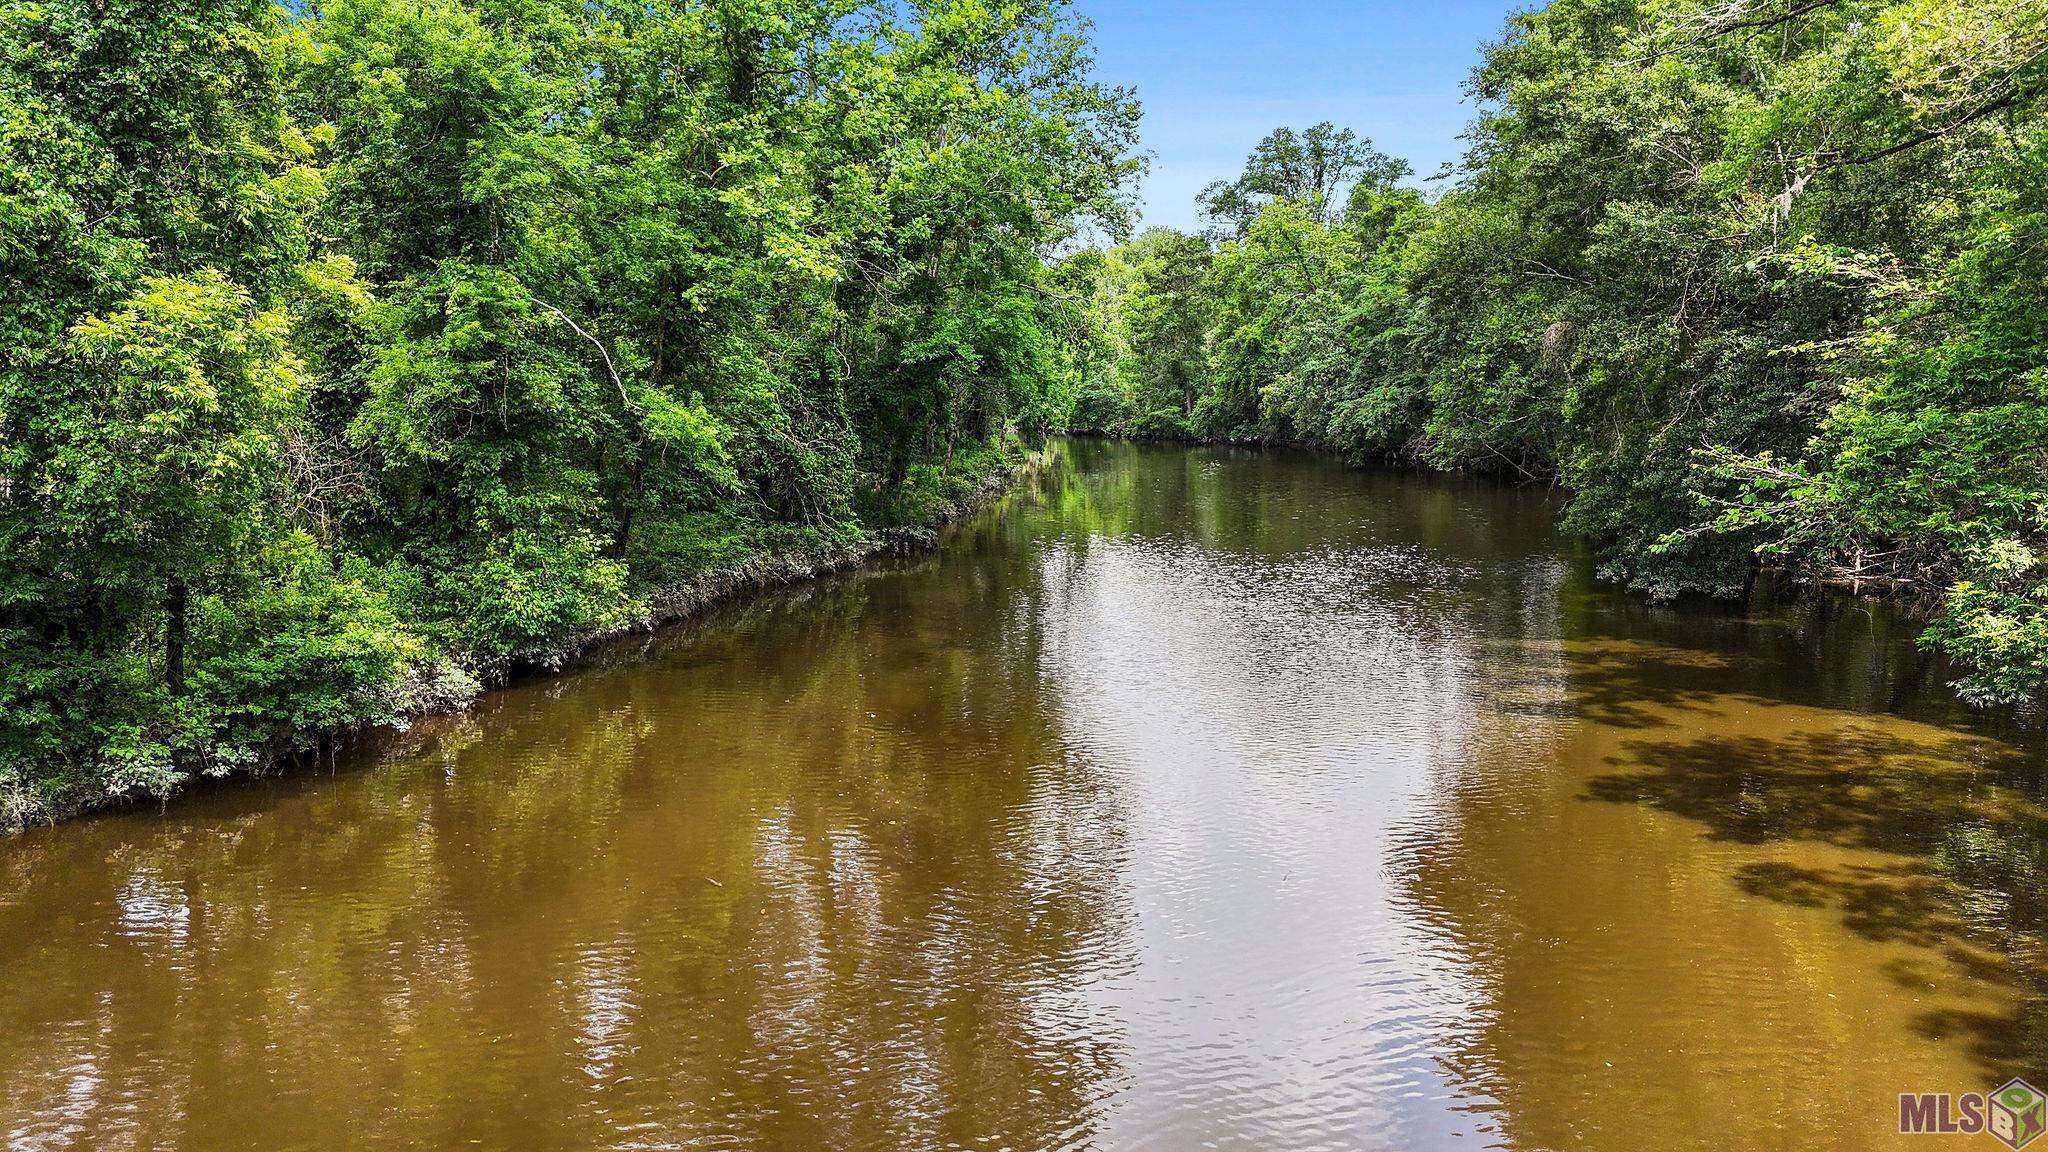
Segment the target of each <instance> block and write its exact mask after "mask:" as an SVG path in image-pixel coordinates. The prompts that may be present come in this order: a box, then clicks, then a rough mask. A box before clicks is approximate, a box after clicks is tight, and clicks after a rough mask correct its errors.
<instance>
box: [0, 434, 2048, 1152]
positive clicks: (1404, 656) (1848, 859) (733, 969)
mask: <svg viewBox="0 0 2048 1152" xmlns="http://www.w3.org/2000/svg"><path fill="white" fill-rule="evenodd" d="M1056 458H1057V462H1056V463H1055V464H1053V465H1051V466H1049V467H1047V468H1046V469H1044V470H1042V471H1041V472H1040V473H1039V474H1037V475H1036V476H1034V477H1033V478H1032V479H1031V480H1030V481H1029V482H1028V483H1027V484H1026V486H1025V489H1024V490H1023V491H1022V492H1020V493H1019V494H1018V495H1017V496H1015V497H1012V498H1011V499H1009V500H1007V501H1005V502H1004V504H1003V505H1002V506H1001V507H999V508H998V509H996V510H995V511H993V512H992V513H990V514H988V515H986V516H983V517H981V518H979V519H977V520H975V521H974V522H972V523H971V524H968V525H965V526H963V527H962V528H961V529H959V530H957V531H955V532H953V533H952V534H950V535H949V536H948V538H947V540H946V542H945V544H944V546H943V547H942V549H941V550H940V551H939V552H938V553H937V554H936V555H933V556H927V557H907V558H902V559H900V560H897V561H894V562H891V563H889V564H885V565H881V566H879V567H877V568H874V569H870V570H866V571H863V572H859V573H852V574H848V575H846V576H843V577H839V578H835V579H831V580H827V581H824V582H821V583H818V584H816V585H812V586H808V587H803V588H798V589H792V590H789V591H787V592H785V593H780V594H776V595H773V596H770V597H768V598H766V599H764V600H762V601H760V602H758V603H755V604H751V605H744V606H736V607H732V608H728V609H725V610H722V611H720V612H717V613H714V614H713V615H712V616H711V617H710V618H708V619H706V620H704V621H701V622H698V623H695V624H693V625H690V626H688V627H685V628H679V629H669V630H665V631H662V632H658V633H655V634H652V635H647V636H640V637H634V638H630V639H628V640H626V641H622V642H620V643H617V644H615V645H612V646H610V647H609V648H608V649H606V650H605V651H604V652H602V653H600V654H598V655H597V656H596V657H595V658H593V659H591V660H589V661H587V662H585V664H584V665H583V666H581V667H579V668H576V669H573V670H571V671H569V672H568V673H566V674H564V675H562V676H559V677H553V678H546V679H533V680H529V681H525V682H522V683H520V684H518V685H515V686H514V687H512V688H509V689H507V690H504V691H501V692H497V693H494V694H492V695H491V696H490V697H489V698H488V699H487V700H486V701H485V702H484V705H483V706H482V707H481V708H480V709H479V710H478V711H477V712H475V713H473V714H470V715H466V716H459V717H447V718H440V719H436V720H433V721H429V722H426V723H423V724H421V725H419V726H418V727H416V728H415V729H414V730H413V731H412V732H410V733H407V734H405V735H403V736H395V737H391V738H389V739H385V740H381V741H379V742H377V746H376V747H375V748H372V749H366V750H364V751H362V752H361V753H360V754H359V755H358V756H357V757H356V758H355V761H354V762H353V763H348V762H344V763H343V764H342V765H340V766H339V767H338V768H337V769H336V770H334V771H331V772H330V771H326V770H322V771H318V772H313V771H307V772H298V773H284V774H279V775H274V776H271V777H268V778H265V779H262V780H259V781H254V782H233V783H230V784H223V785H219V786H210V787H207V788H204V789H202V790H200V791H198V792H195V793H194V794H192V795H189V796H187V797H184V798H182V799H180V800H178V801H175V802H173V803H172V804H170V805H169V806H168V807H167V808H165V809H162V810H158V809H157V808H155V807H148V808H138V809H135V810H133V811H130V812H126V813H121V814H117V815H113V816H108V817H103V818H99V819H94V820H89V821H83V822H80V823H77V824H73V825H69V826H64V827H58V828H54V829H44V830H39V831H36V832H33V833H30V834H28V835H25V836H22V837H20V838H17V839H16V840H13V841H9V842H4V843H0V989H4V991H0V1138H4V1141H5V1145H6V1147H7V1148H8V1149H9V1150H10V1152H13V1150H24V1152H43V1150H51V1149H69V1148H92V1149H126V1148H134V1149H157V1148H170V1149H194V1150H199V1149H204V1150H208V1152H213V1150H224V1149H249V1150H258V1149H261V1150H265V1152H269V1150H279V1149H344V1148H346V1149H357V1148H435V1149H441V1148H461V1147H471V1146H484V1147H490V1148H496V1149H515V1150H553V1149H562V1150H569V1149H600V1148H602V1149H664V1148H731V1149H778V1150H779V1149H790V1150H800V1149H816V1148H832V1149H954V1148H959V1149H998V1148H1010V1149H1017V1150H1025V1149H1033V1150H1035V1149H1053V1148H1071V1149H1093V1148H1106V1149H1162V1150H1181V1149H1190V1148H1222V1149H1421V1148H1453V1147H1469V1148H1512V1149H1544V1148H1563V1147H1572V1148H1594V1149H1608V1148H1611V1149H1637V1148H1658V1149H1674V1148H1703V1149H1704V1148H1714V1149H1727V1148H1734V1149H1770V1148H1801V1147H1829V1148H1844V1149H1859V1148H1882V1147H1893V1146H1897V1145H1899V1144H1900V1143H1901V1142H1902V1138H1901V1137H1899V1136H1898V1135H1897V1134H1896V1120H1897V1107H1896V1099H1897V1094H1898V1093H1899V1092H1902V1091H1955V1092H1961V1091H1970V1090H1980V1091H1981V1090H1983V1089H1984V1088H1987V1087H1990V1086H1993V1085H1995V1084H1997V1083H1999V1082H2002V1081H2003V1080H2004V1079H2005V1078H2006V1077H2008V1076H2011V1075H2016V1074H2025V1075H2034V1076H2041V1075H2043V1074H2044V1071H2048V1070H2044V1068H2043V1064H2044V1059H2048V1008H2044V997H2043V991H2044V989H2048V979H2044V976H2043V972H2044V968H2048V956H2044V949H2043V947H2042V945H2043V940H2044V931H2043V929H2044V919H2048V879H2044V877H2048V847H2044V845H2048V815H2044V812H2048V808H2044V803H2043V801H2044V783H2043V778H2042V775H2043V774H2042V770H2041V765H2042V763H2043V757H2042V748H2041V745H2040V744H2039V742H2038V738H2036V737H2029V736H2027V735H2025V734H2023V733H2021V732H2018V731H2016V730H2003V729H2000V728H1997V727H1996V726H1994V723H1993V722H1992V721H1990V720H1986V719H1984V718H1980V717H1972V716H1968V715H1965V714H1964V713H1963V712H1962V710H1960V709H1959V708H1957V707H1956V706H1955V705H1954V704H1952V703H1951V702H1950V701H1949V700H1948V699H1947V697H1946V694H1945V692H1944V690H1943V689H1942V678H1943V675H1944V673H1943V670H1942V669H1941V668H1940V667H1939V666H1938V665H1935V664H1933V663H1932V662H1931V661H1930V660H1929V659H1928V658H1926V657H1925V656H1923V655H1922V654H1920V653H1918V652H1917V651H1916V650H1915V649H1914V647H1913V646H1912V643H1911V638H1912V629H1911V627H1910V624H1909V623H1908V622H1907V621H1904V620H1903V619H1901V618H1899V617H1898V616H1897V615H1896V614H1895V613H1893V612H1891V611H1889V610H1887V609H1885V608H1883V607H1881V606H1874V605H1871V604H1867V603H1857V602H1852V601H1846V600H1842V599H1837V598H1828V599H1823V600H1819V601H1789V602H1783V603H1774V602H1771V601H1770V600H1769V599H1768V598H1761V599H1759V601H1758V602H1757V603H1755V604H1752V605H1750V606H1749V607H1748V608H1747V609H1736V608H1730V607H1724V606H1712V605H1685V606H1680V607H1669V606H1664V607H1660V606H1655V605H1651V604H1648V603H1646V602H1644V601H1641V600H1639V599H1636V598H1633V597H1630V596H1628V595H1626V594H1625V593H1622V592H1620V591H1618V590H1615V589H1613V588H1610V587H1606V586H1603V585H1601V584H1599V583H1597V582H1596V581H1595V580H1594V579H1593V578H1592V575H1591V571H1590V569H1591V564H1590V561H1589V560H1588V559H1587V558H1586V557H1584V556H1582V555H1579V554H1577V553H1576V552H1575V551H1574V550H1573V549H1571V548H1570V547H1569V546H1568V545H1567V544H1566V543H1565V542H1564V541H1562V540H1561V538H1560V537H1559V536H1558V535H1557V534H1556V532H1555V531H1554V529H1553V528H1552V524H1553V523H1554V519H1555V515H1556V513H1557V511H1558V508H1559V505H1558V502H1557V500H1556V498H1555V497H1554V496H1553V495H1552V494H1550V493H1547V492H1543V491H1538V490H1531V489H1517V488H1506V487H1500V486H1496V485H1493V484H1490V483H1485V482H1480V481H1472V480H1455V479H1444V478H1437V477H1429V476H1419V475H1412V474H1402V473H1395V472H1386V471H1369V470H1368V471H1361V470H1355V469H1351V468H1347V467H1345V466H1344V465H1343V464H1341V463H1340V462H1338V461H1335V460H1332V459H1329V458H1325V457H1320V456H1314V455H1309V454H1305V453H1295V452H1279V451H1271V452H1254V451H1246V450H1235V449H1221V448H1214V449H1212V448H1201V449H1189V448H1178V447H1173V448H1168V447H1141V446H1133V445H1123V444H1108V443H1100V442H1093V441H1075V442H1071V443H1066V444H1063V445H1059V446H1057V449H1056Z"/></svg>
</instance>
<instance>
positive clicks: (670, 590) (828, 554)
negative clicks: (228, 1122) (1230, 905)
mask: <svg viewBox="0 0 2048 1152" xmlns="http://www.w3.org/2000/svg"><path fill="white" fill-rule="evenodd" d="M1050 459H1051V449H1049V448H1047V447H1043V446H1041V447H1037V448H1032V447H1028V446H1026V445H1024V444H1022V443H1021V442H1018V441H1015V440H1004V441H1003V442H1002V443H1001V444H999V445H998V446H996V447H994V448H992V449H990V450H987V451H982V452H962V453H960V454H959V455H958V456H957V457H956V459H955V461H954V468H953V469H952V470H951V471H939V472H935V473H933V474H932V475H930V476H927V477H925V478H924V483H922V484H920V485H915V486H907V487H906V488H905V489H903V490H901V491H898V492H896V493H895V494H893V495H892V496H890V497H889V498H888V499H886V500H878V501H876V502H874V503H873V504H872V505H871V506H870V507H869V508H867V509H865V510H864V511H865V512H866V514H867V516H868V517H869V518H870V520H871V522H865V523H861V524H858V525H854V526H851V528H850V530H846V529H842V530H839V531H829V532H828V531H823V530H817V529H809V528H805V529H800V530H793V531H789V532H784V533H780V534H772V535H762V536H758V537H752V538H745V539H743V541H742V542H741V543H739V544H738V545H736V546H733V547H730V548H728V549H726V552H727V554H725V555H721V556H719V557H718V558H716V559H715V560H712V561H711V562H709V563H706V564H705V565H704V566H702V567H699V568H696V569H695V570H692V571H688V572H687V573H684V574H679V575H675V576H674V577H673V578H670V579H665V580H661V581H659V582H656V583H651V584H649V585H647V586H646V587H643V588H637V589H635V590H634V592H633V600H634V608H633V610H632V611H631V612H630V613H628V614H626V615H625V616H624V618H623V619H621V620H618V621H616V622H613V623H610V624H607V625H605V626H601V627H593V628H585V629H580V630H576V631H573V632H569V633H565V634H563V635H561V636H559V637H555V638H551V639H550V640H548V641H547V642H545V643H542V644H536V645H531V646H528V647H526V648H522V649H520V650H518V651H515V652H513V653H510V654H509V655H506V656H502V657H496V658H492V659H489V660H486V661H482V662H477V661H473V660H469V659H465V658H464V657H463V656H462V655H461V654H459V653H456V652H453V651H449V650H445V649H441V650H435V651H433V652H431V653H429V654H427V655H426V658H424V659H421V660H418V661H416V662H414V663H412V664H411V665H409V666H408V667H406V668H404V669H403V670H401V672H400V673H399V675H398V677H397V678H396V680H395V682H394V683H393V684H391V685H390V686H389V687H388V688H387V689H386V692H387V693H388V695H389V698H390V701H391V705H390V708H389V710H388V713H387V714H386V715H384V716H383V717H381V718H380V719H378V720H373V721H366V722H357V723H350V724H341V725H333V726H325V727H317V728H311V727H309V728H304V729H291V730H280V731H277V732H275V733H273V734H272V736H271V739H270V741H269V742H268V743H267V744H266V745H265V746H264V747H263V748H261V749H259V750H258V751H257V752H256V754H255V755H254V757H252V758H251V759H248V760H246V761H243V762H239V763H224V762H222V761H220V760H214V761H212V762H202V763H198V764H194V765H191V766H190V767H189V768H186V769H184V770H180V771H176V772H175V773H171V774H166V775H164V776H159V777H157V778H156V779H154V780H152V781H151V782H150V783H149V784H148V785H144V786H135V787H129V788H125V789H121V790H118V791H117V790H102V789H96V788H92V787H88V786H84V785H83V784H82V783H81V780H82V779H83V778H84V777H83V774H81V775H80V776H71V775H68V774H55V775H52V776H50V777H48V778H46V779H43V780H23V779H21V778H19V777H18V776H15V777H9V776H5V775H0V836H7V835H10V834H13V833H15V832H19V831H21V830H22V829H24V828H27V827H30V826H33V825H49V824H55V823H59V822H61V821H64V820H69V819H73V818H76V817H78V816H82V815H86V814H88V813H92V812H97V811H102V810H107V809H113V808H119V807H123V806H126V805H132V804H137V803H141V802H144V801H148V800H154V801H157V802H162V801H165V800H167V799H169V798H170V797H171V796H172V795H174V794H176V792H178V791H179V790H180V789H181V788H182V787H183V786H185V785H187V784H189V783H191V782H192V781H193V780H194V779H197V778H201V777H204V778H210V779H218V778H222V777H232V776H250V775H261V774H263V773H266V772H272V771H278V770H289V768H291V767H293V766H296V765H299V764H303V763H309V762H316V761H329V762H331V761H332V759H333V758H334V757H335V756H336V755H337V754H338V752H339V751H340V750H341V749H342V748H344V747H346V746H347V745H348V744H350V743H352V742H353V741H354V740H355V739H357V738H359V737H360V736H362V735H363V734H365V733H367V732H370V731H375V730H378V729H384V728H390V727H394V726H396V727H403V726H404V725H407V724H409V723H410V722H412V721H414V720H416V719H419V718H421V717H424V716H430V715H442V714H449V713H455V712H461V711H465V710H467V709H469V708H472V707H474V706H475V704H476V703H477V701H478V700H479V699H481V698H482V696H483V695H484V693H485V692H487V691H489V690H490V689H492V688H496V687H499V686H502V685H504V684H505V683H506V682H508V681H509V680H511V679H513V678H515V677H517V676H519V675H520V674H522V673H525V672H533V671H542V672H546V671H552V670H555V669H559V668H560V667H561V666H562V665H563V664H564V663H566V662H567V661H569V660H571V659H572V658H574V657H576V656H578V655H580V654H581V653H583V652H585V651H587V650H588V649H590V648H591V647H593V646H595V645H597V644H600V643H602V642H604V641H606V640H610V639H614V638H616V637H619V636H623V635H627V634H630V633H633V632H643V631H647V630H650V629H653V628H657V627H660V626H662V625H665V624H670V623H674V622H677V621H681V620H684V619H687V618H689V617H691V616H694V615H696V614H697V613H700V612H703V611H704V610H706V609H708V608H711V607H713V606H715V605H719V604H723V603H726V602H728V601H731V600H735V599H740V598H743V597H748V596H757V595H761V594H764V593H767V592H769V591H772V590H774V589H777V588H783V587H787V586H789V585H792V584H797V583H801V582H803V581H806V580H812V579H817V578H819V577H823V576H826V575H830V574H832V573H835V572H842V571H845V570H847V569H849V568H853V567H856V566H858V565H860V564H863V563H866V562H868V561H870V560H872V559H874V558H876V557H878V556H882V555H887V554H897V553H907V552H917V551H921V550H925V549H930V548H933V547H936V546H937V543H938V541H939V537H940V532H941V531H942V530H943V529H944V528H945V527H946V526H948V525H950V524H952V523H954V522H956V521H958V520H960V519H962V518H964V517H967V516H970V515H973V514H974V513H976V512H979V511H981V510H983V509H984V508H986V507H988V506H989V505H990V504H992V503H994V501H995V500H997V499H998V498H999V497H1001V496H1002V495H1003V494H1004V493H1006V492H1008V491H1010V490H1011V488H1012V487H1013V486H1014V485H1015V484H1016V483H1017V482H1018V481H1019V480H1021V479H1022V478H1024V477H1025V476H1028V475H1029V474H1030V473H1031V472H1032V471H1034V470H1036V469H1038V468H1042V467H1044V466H1045V465H1046V463H1047V462H1048V461H1049V460H1050ZM735 553H736V554H735Z"/></svg>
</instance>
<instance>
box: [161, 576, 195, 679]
mask: <svg viewBox="0 0 2048 1152" xmlns="http://www.w3.org/2000/svg"><path fill="white" fill-rule="evenodd" d="M190 600H191V593H190V592H189V591H188V590H187V589H186V587H185V582H184V581H183V580H179V579H176V578H173V579H172V580H171V582H170V585H169V586H168V587H167V588H166V589H165V590H164V681H165V682H166V683H168V684H169V685H170V686H171V695H173V696H183V695H184V694H185V617H186V614H187V609H188V608H189V607H190Z"/></svg>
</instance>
